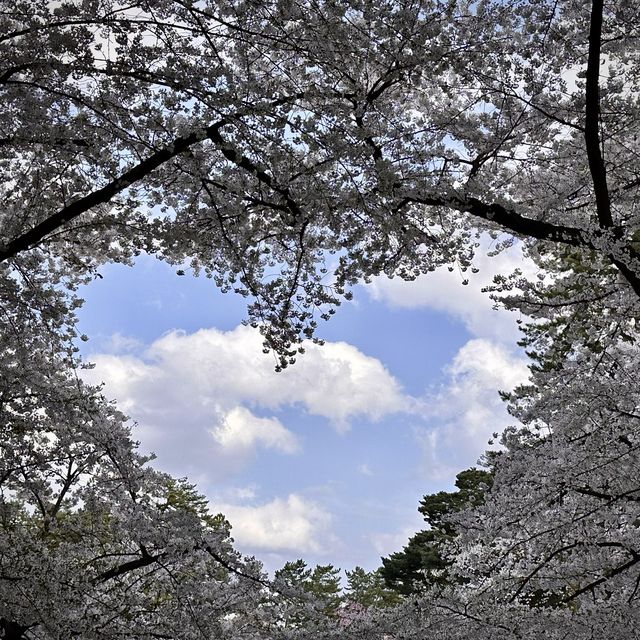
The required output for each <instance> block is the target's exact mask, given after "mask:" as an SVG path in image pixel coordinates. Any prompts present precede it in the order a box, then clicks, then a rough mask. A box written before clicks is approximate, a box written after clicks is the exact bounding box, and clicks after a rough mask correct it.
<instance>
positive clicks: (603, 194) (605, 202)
mask: <svg viewBox="0 0 640 640" xmlns="http://www.w3.org/2000/svg"><path fill="white" fill-rule="evenodd" d="M602 11H603V0H593V3H592V5H591V26H590V29H589V58H588V61H587V76H586V80H587V83H586V90H585V123H584V141H585V146H586V150H587V158H588V160H589V171H590V172H591V180H592V182H593V191H594V194H595V197H596V209H597V212H598V220H599V222H600V226H601V227H602V228H609V227H612V226H613V217H612V215H611V201H610V198H609V189H608V187H607V172H606V168H605V165H604V159H603V157H602V152H601V150H600V133H599V128H600V95H599V91H600V89H599V77H600V47H601V41H602ZM616 266H617V265H616ZM625 275H626V274H625Z"/></svg>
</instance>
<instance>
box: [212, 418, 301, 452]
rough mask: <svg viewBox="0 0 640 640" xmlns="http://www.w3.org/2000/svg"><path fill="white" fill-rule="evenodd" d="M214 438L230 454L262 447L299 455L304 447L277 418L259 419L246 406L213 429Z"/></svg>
mask: <svg viewBox="0 0 640 640" xmlns="http://www.w3.org/2000/svg"><path fill="white" fill-rule="evenodd" d="M211 435H212V436H213V439H214V440H215V441H216V442H217V443H218V444H219V445H220V446H221V447H222V448H223V449H226V450H229V451H247V450H252V449H253V448H254V447H255V446H256V444H262V445H263V446H265V447H268V448H270V449H276V450H277V451H281V452H282V453H289V454H291V453H296V452H297V451H299V449H300V446H299V444H298V441H297V439H296V437H295V435H294V434H293V433H291V431H288V430H287V429H285V428H284V427H283V426H282V423H281V422H280V420H278V419H277V418H258V417H256V416H254V415H253V414H252V413H251V411H249V410H248V409H245V408H244V407H235V408H234V409H231V411H229V412H228V413H227V414H226V415H225V416H224V417H223V419H222V421H221V422H220V424H219V425H217V426H216V427H214V428H213V429H212V430H211Z"/></svg>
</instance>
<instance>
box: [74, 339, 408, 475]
mask: <svg viewBox="0 0 640 640" xmlns="http://www.w3.org/2000/svg"><path fill="white" fill-rule="evenodd" d="M305 346H306V349H307V352H306V353H305V354H304V355H303V356H301V357H300V359H299V361H298V362H297V363H296V365H295V366H294V367H291V368H290V369H287V370H285V371H283V372H281V373H276V372H275V371H274V361H273V358H271V357H270V356H268V355H265V354H264V353H263V352H262V339H261V337H260V335H259V334H258V332H257V331H255V330H254V329H251V328H249V327H244V326H239V327H237V328H236V329H234V330H233V331H219V330H217V329H201V330H199V331H197V332H195V333H191V334H187V333H184V332H179V331H173V332H171V333H168V334H166V335H164V336H162V337H161V338H159V339H157V340H155V341H154V342H153V343H152V344H151V345H150V346H149V347H148V348H147V349H146V350H143V351H140V352H139V353H138V354H137V355H134V354H126V353H125V354H108V353H102V354H94V355H93V356H91V357H90V360H91V361H93V362H94V363H95V368H94V369H91V370H88V371H86V373H85V377H86V379H87V380H88V381H89V382H91V383H94V384H100V383H102V382H104V384H105V394H106V395H107V396H108V397H111V398H115V399H116V400H117V401H118V404H119V406H120V408H121V409H122V410H123V411H125V412H126V413H128V414H129V415H130V416H131V417H132V418H133V419H135V420H136V421H137V422H138V423H139V425H140V426H139V429H138V431H137V432H136V436H137V437H138V438H140V440H141V441H142V443H143V446H144V448H145V449H146V450H152V451H155V452H156V453H157V454H158V456H159V457H160V459H161V462H162V463H163V465H164V464H165V463H168V465H169V468H168V470H173V471H177V472H179V473H181V474H183V473H184V472H185V471H187V470H188V472H189V473H194V472H200V471H201V470H202V469H203V468H208V469H209V470H210V471H211V472H212V473H214V472H215V473H214V475H217V476H218V477H221V476H224V475H228V474H229V473H230V472H233V471H235V470H237V469H238V468H239V465H240V464H241V463H242V461H243V460H246V459H247V456H249V455H251V454H252V453H253V452H255V451H256V449H257V448H267V449H272V450H274V451H277V452H279V453H282V454H293V453H295V452H297V451H298V450H299V449H300V443H299V442H298V440H297V438H296V436H295V435H294V434H293V433H291V432H290V431H289V430H287V428H286V427H285V425H283V424H282V423H281V422H280V421H279V420H278V419H276V418H275V417H264V415H262V416H260V413H262V414H264V412H265V411H276V410H279V409H282V408H284V407H290V406H298V407H300V408H301V409H302V410H304V411H306V412H307V413H309V414H312V415H316V416H321V417H324V418H326V419H327V420H328V421H329V422H330V423H331V424H332V425H333V426H334V427H335V428H336V429H337V430H345V429H347V428H348V426H349V421H350V420H351V419H352V418H354V417H355V416H364V417H367V418H369V419H371V420H378V419H380V418H382V417H384V416H385V415H387V414H390V413H394V412H398V411H405V410H407V409H408V408H409V407H410V406H411V402H412V400H411V398H408V397H407V396H405V395H404V394H403V391H402V389H401V386H400V385H399V383H398V382H397V380H396V379H395V378H394V377H393V376H392V375H391V374H390V373H389V372H388V371H387V370H386V369H385V367H384V366H383V364H382V363H381V362H380V361H379V360H377V359H375V358H372V357H369V356H367V355H365V354H364V353H362V352H361V351H359V350H358V349H356V348H355V347H354V346H352V345H349V344H347V343H344V342H334V343H327V344H325V345H324V346H322V347H321V346H318V345H314V344H308V345H305ZM178 458H179V459H178ZM214 460H215V467H214V465H213V461H214ZM173 462H175V463H176V464H172V463H173ZM185 464H188V465H189V468H188V469H185ZM178 469H180V471H178Z"/></svg>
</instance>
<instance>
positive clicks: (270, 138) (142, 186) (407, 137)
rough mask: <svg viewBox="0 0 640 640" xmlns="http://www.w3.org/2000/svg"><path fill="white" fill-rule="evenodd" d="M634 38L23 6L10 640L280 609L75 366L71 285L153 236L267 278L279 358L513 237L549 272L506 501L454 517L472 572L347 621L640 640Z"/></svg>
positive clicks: (404, 633) (12, 62)
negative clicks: (342, 309) (374, 297)
mask: <svg viewBox="0 0 640 640" xmlns="http://www.w3.org/2000/svg"><path fill="white" fill-rule="evenodd" d="M639 26H640V14H639V12H638V8H637V7H636V3H634V2H632V1H631V0H619V1H617V2H615V3H613V2H606V3H605V2H604V0H592V2H590V3H584V2H578V1H577V0H554V1H553V2H552V1H551V0H528V1H523V0H500V1H498V0H486V1H482V0H479V1H476V2H472V1H471V2H467V1H464V0H459V1H455V0H453V1H447V2H445V1H444V0H400V1H396V0H394V1H391V0H388V1H385V0H383V1H382V2H375V3H373V2H368V1H365V0H341V1H338V2H336V1H333V0H299V1H297V2H290V1H287V2H284V1H278V0H273V1H265V0H245V1H244V2H238V1H236V0H222V1H219V2H212V1H209V0H202V1H200V2H193V1H192V0H145V1H142V0H134V1H133V2H130V3H126V4H120V3H118V2H114V1H111V0H88V1H86V2H82V3H80V2H75V1H71V0H67V1H65V0H63V1H61V2H56V3H36V2H31V1H30V0H18V1H17V2H13V3H11V6H10V7H9V6H7V7H6V8H4V9H3V11H2V12H1V13H0V94H1V96H2V104H3V107H4V108H3V110H2V113H1V114H0V172H1V176H2V180H1V181H0V192H1V193H2V202H3V208H2V211H1V212H0V226H1V229H2V233H1V234H0V238H1V241H0V300H1V303H0V304H1V308H2V316H1V318H0V324H1V326H2V334H1V337H0V348H1V352H2V361H1V365H0V367H1V371H2V376H0V385H1V386H0V394H1V395H0V412H1V413H2V423H1V424H0V428H1V429H2V430H3V445H2V458H1V460H0V465H1V466H0V469H1V475H0V479H1V481H2V482H1V488H2V492H3V493H2V502H1V503H0V506H1V508H2V528H1V535H2V541H1V543H0V544H1V548H0V569H1V571H2V576H1V579H0V589H2V601H1V602H2V603H3V604H2V607H3V609H2V613H0V627H1V628H2V630H3V633H4V635H5V637H14V638H21V637H25V636H30V637H61V636H66V635H80V636H81V637H82V636H83V635H85V636H87V637H89V636H91V637H95V636H99V635H109V634H111V635H113V636H115V635H123V634H124V635H127V634H128V635H134V636H136V637H139V636H144V635H152V636H154V637H175V636H176V635H177V636H179V637H196V636H198V635H200V636H214V637H223V636H224V635H225V634H231V635H234V637H236V636H238V637H241V636H242V634H243V633H244V634H245V635H247V636H251V634H254V637H260V633H262V631H260V629H262V628H263V626H264V624H266V623H265V622H264V620H263V619H262V618H261V616H265V617H268V616H270V615H271V616H273V615H276V612H277V611H279V609H278V607H279V606H281V605H276V604H273V605H269V604H268V603H267V604H263V605H262V606H257V605H256V603H257V602H261V600H260V598H266V599H267V600H268V598H269V597H271V595H273V591H272V590H270V588H269V587H267V586H266V585H265V584H264V579H263V578H264V577H263V576H262V575H261V570H260V568H259V566H258V565H257V564H256V563H252V562H248V561H243V560H242V559H241V558H239V557H238V556H237V554H235V552H233V550H232V548H231V546H230V543H229V541H228V533H229V532H228V529H226V527H225V525H224V523H223V522H222V521H221V520H216V519H213V520H210V519H209V516H207V514H206V513H204V512H203V511H202V505H201V504H200V503H199V502H198V498H197V495H196V494H195V493H194V492H193V490H192V489H189V488H188V487H186V486H184V485H176V483H175V481H172V480H171V479H169V478H167V477H166V476H163V475H162V474H158V473H156V472H154V471H152V470H150V469H148V468H146V466H145V465H144V464H143V460H142V459H141V458H140V457H139V456H137V454H136V453H135V447H134V446H133V445H132V443H131V441H130V440H129V435H128V433H127V432H126V428H125V427H124V426H123V424H124V423H123V418H122V417H121V416H120V415H119V414H118V413H117V411H116V410H115V408H114V407H112V406H111V405H109V404H107V403H105V401H104V400H102V399H101V398H100V397H99V395H98V393H97V392H96V390H92V389H88V388H86V387H85V386H84V385H83V384H82V383H81V382H79V380H78V374H77V372H78V368H79V367H81V366H82V363H81V362H80V361H79V359H78V357H77V347H76V346H75V344H74V341H75V340H77V339H78V338H79V336H77V335H76V329H75V317H74V309H76V308H77V306H78V304H79V303H80V301H79V300H78V299H77V297H76V294H75V292H76V290H77V288H78V286H79V285H80V284H82V283H86V282H88V281H90V280H91V278H93V277H95V276H96V275H97V274H99V269H100V266H101V265H103V264H105V263H107V262H112V261H115V262H122V263H131V262H132V261H133V259H134V258H135V256H136V255H138V254H139V253H141V252H147V253H150V254H153V255H156V256H158V257H159V258H161V259H164V260H167V261H169V262H170V263H172V264H174V265H175V266H176V268H177V269H178V271H179V272H183V271H186V270H190V271H193V272H195V273H200V272H202V273H204V274H205V275H206V276H208V277H211V278H212V279H213V280H214V282H215V284H216V285H217V286H219V287H220V288H221V289H223V290H235V291H238V292H240V293H242V294H244V295H246V296H247V297H249V311H248V321H249V322H250V323H251V324H253V325H255V326H256V327H258V328H260V330H261V331H262V332H263V335H264V337H265V343H266V348H270V349H274V350H275V351H276V352H277V353H278V355H279V357H280V361H279V362H280V367H282V366H286V365H287V364H289V363H291V361H292V360H293V359H294V358H295V356H296V353H297V350H298V348H299V346H300V340H301V339H302V338H303V337H312V336H313V333H314V329H315V327H316V322H317V321H318V320H319V319H320V318H327V317H329V316H330V315H331V314H332V313H333V311H334V307H335V306H336V305H338V304H339V302H340V299H341V297H342V296H344V295H347V296H348V295H349V288H350V286H352V285H353V284H354V283H356V282H359V281H361V280H363V279H364V280H366V279H369V278H372V277H375V276H378V275H380V274H383V273H384V274H387V275H390V276H399V277H403V278H406V279H412V278H415V277H417V276H418V275H420V274H423V273H426V272H429V271H432V270H433V269H435V268H436V267H438V266H441V265H449V266H451V267H455V266H457V267H459V269H460V270H461V271H463V272H464V271H465V270H467V269H469V268H471V269H472V268H473V252H474V251H475V250H476V249H477V247H478V236H479V234H482V233H490V234H493V235H495V236H496V237H498V234H499V233H504V232H506V233H507V234H509V237H515V238H518V239H519V242H520V243H521V245H522V247H523V250H524V251H525V252H526V253H527V255H529V257H530V258H531V259H533V260H534V261H535V262H537V263H538V264H539V266H540V277H541V279H540V281H538V282H527V281H525V280H523V279H520V278H519V277H518V276H517V275H516V276H514V277H511V278H509V277H507V274H505V276H504V277H503V278H499V279H498V281H497V283H496V287H497V288H498V289H500V290H501V291H502V293H503V294H504V292H505V291H507V292H508V293H509V295H508V296H507V297H506V298H502V301H503V303H504V304H506V305H507V306H510V307H512V308H514V309H517V310H519V311H521V312H523V313H524V314H525V315H527V316H529V317H531V318H533V319H534V321H533V322H532V323H531V324H530V325H529V326H528V327H527V328H526V332H525V337H524V342H525V346H526V347H527V348H528V350H529V351H530V353H531V355H532V358H533V359H534V366H533V368H532V380H531V385H530V386H528V387H526V388H521V389H519V390H517V391H516V392H515V393H514V395H512V396H511V398H510V401H511V406H512V411H513V412H514V414H515V415H516V416H517V418H518V419H519V420H520V421H521V423H522V424H524V428H522V429H520V428H517V429H516V428H514V430H512V431H509V432H507V433H506V434H505V435H504V436H503V443H504V445H505V451H504V453H503V455H502V456H501V457H500V463H499V464H498V465H497V467H496V476H495V483H494V486H493V488H492V491H491V492H490V493H489V494H488V497H487V500H486V502H485V504H484V505H482V506H480V507H477V508H475V509H472V510H469V511H465V512H463V513H462V514H461V515H460V516H459V517H458V516H456V518H459V519H458V520H457V523H458V527H459V531H460V534H459V536H458V538H457V540H456V542H455V546H454V547H453V548H454V550H455V558H456V559H455V562H454V563H453V565H451V568H450V570H451V571H457V572H459V576H460V580H459V583H460V584H461V585H462V586H455V587H451V588H450V591H447V590H446V589H445V590H444V591H442V593H438V594H431V595H430V596H427V597H426V599H423V600H420V601H412V602H408V603H407V604H406V607H413V609H411V608H409V609H398V610H390V611H385V612H384V613H382V614H380V616H381V617H380V618H379V620H383V622H376V624H375V625H374V626H373V627H366V625H365V626H364V627H361V626H358V625H356V624H353V625H350V626H349V628H348V629H347V630H343V631H342V632H341V633H344V634H347V633H353V634H357V633H369V634H373V636H372V637H377V636H380V634H383V635H384V634H387V635H389V634H391V635H393V636H394V637H411V634H414V637H415V635H416V634H417V635H419V636H420V637H422V636H421V635H420V634H422V635H423V630H424V626H425V625H430V626H431V627H432V629H434V630H435V629H440V630H441V632H442V633H446V635H445V637H447V638H456V637H474V638H475V637H478V638H481V637H484V636H485V635H486V636H487V637H494V638H495V637H501V636H504V637H519V638H526V637H529V636H530V637H539V635H540V634H541V632H542V631H544V633H545V635H549V636H551V637H553V634H556V635H557V637H565V638H571V637H575V638H584V637H595V636H598V635H602V634H603V633H604V631H602V630H604V629H607V630H608V632H609V635H613V637H620V638H622V637H625V633H627V631H628V629H629V626H628V625H630V624H633V623H634V621H635V617H634V616H635V615H636V614H635V613H634V610H633V609H634V602H635V599H636V597H637V592H638V589H637V585H638V583H639V582H640V578H639V576H640V574H638V566H640V563H638V558H639V557H640V556H639V555H638V554H640V546H639V545H638V544H637V542H638V536H637V530H638V528H637V524H636V523H637V521H638V514H637V504H638V499H640V496H639V494H638V490H639V489H638V487H637V485H636V483H635V482H634V478H637V476H638V473H637V472H638V469H637V453H636V452H637V444H638V429H637V420H638V409H637V407H638V404H639V403H638V396H637V391H636V386H637V385H636V383H635V376H634V372H635V371H636V370H637V365H638V363H637V359H638V354H637V347H636V331H637V330H636V316H637V313H638V295H639V294H640V265H639V263H638V249H639V247H638V242H639V241H640V236H639V233H638V217H637V216H638V212H637V206H636V205H637V193H638V187H640V174H639V173H638V162H637V160H638V143H637V135H638V126H639V124H638V123H639V122H640V119H639V117H638V116H639V114H638V97H637V91H636V87H637V84H638V79H639V75H640V65H638V50H637V41H638V39H637V36H638V28H639ZM500 237H501V238H503V239H504V237H505V236H500ZM507 242H510V240H507ZM499 248H500V243H498V244H497V249H499ZM274 272H276V274H277V275H275V276H273V273H274ZM80 338H82V336H80ZM448 588H449V587H447V589H448ZM436 596H437V597H436ZM416 604H417V605H418V606H417V607H416V606H415V605H416ZM403 606H404V605H403ZM403 611H404V614H407V611H413V614H412V615H411V616H409V615H408V614H407V615H405V616H404V618H403V617H401V616H402V615H404V614H403ZM194 612H195V613H194ZM278 615H279V614H277V615H276V619H278ZM394 616H395V617H394ZM366 617H367V616H365V618H366ZM280 619H281V618H280ZM384 620H387V622H388V624H386V623H384ZM363 624H364V623H363ZM202 625H204V626H202ZM261 625H263V626H261ZM385 625H386V626H385ZM625 625H626V626H625ZM365 628H367V629H368V631H364V630H363V629H365ZM274 629H282V626H281V627H278V625H277V624H275V626H272V631H271V632H270V633H272V635H273V634H274V633H276V631H274ZM421 630H422V631H421ZM301 633H304V630H302V631H301ZM331 633H334V632H333V631H332V632H331ZM189 634H191V635H189ZM376 634H377V636H376ZM483 634H484V635H483ZM491 634H493V635H491ZM536 634H537V635H536ZM563 634H564V635H563ZM380 637H382V636H380Z"/></svg>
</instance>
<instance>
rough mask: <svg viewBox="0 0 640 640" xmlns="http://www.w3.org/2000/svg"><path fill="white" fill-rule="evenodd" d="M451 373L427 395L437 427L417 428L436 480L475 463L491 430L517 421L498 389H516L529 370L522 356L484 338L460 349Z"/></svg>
mask: <svg viewBox="0 0 640 640" xmlns="http://www.w3.org/2000/svg"><path fill="white" fill-rule="evenodd" d="M446 373H447V375H448V382H447V383H446V384H445V385H444V386H443V387H442V388H441V389H440V390H439V391H438V392H436V393H433V394H431V395H430V396H428V397H427V399H426V405H425V413H426V415H427V417H428V418H430V421H431V422H432V423H435V424H437V426H436V427H435V428H433V429H430V430H424V429H422V430H420V431H419V432H418V437H419V440H420V442H421V444H422V446H423V447H424V449H425V453H426V456H427V460H426V464H427V466H428V475H429V476H430V477H431V478H433V479H444V478H449V477H451V476H453V475H455V473H457V472H458V471H460V470H461V469H463V468H465V467H466V466H469V465H470V464H474V463H475V461H476V459H477V458H478V454H479V452H482V451H484V450H485V449H486V448H487V442H488V440H489V439H490V438H491V436H492V434H493V433H494V432H501V431H503V430H504V429H505V428H506V427H507V426H508V425H510V424H513V423H514V422H515V419H514V418H513V417H512V416H510V415H509V414H508V413H507V410H506V406H505V404H504V403H503V402H502V400H501V399H500V397H499V396H498V391H499V390H501V391H510V390H512V389H513V388H514V387H515V386H516V385H518V384H522V383H524V382H526V380H527V378H528V375H529V372H528V369H527V365H526V360H525V359H524V358H522V357H521V356H520V355H514V354H512V353H511V352H509V351H508V350H507V349H506V348H505V347H504V346H502V345H500V344H496V343H492V342H491V341H488V340H484V339H479V338H477V339H474V340H470V341H469V342H467V343H466V344H465V345H464V346H463V347H462V348H461V349H460V350H459V351H458V353H457V354H456V356H455V358H454V360H453V362H452V363H451V365H450V366H449V367H448V368H447V370H446Z"/></svg>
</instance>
